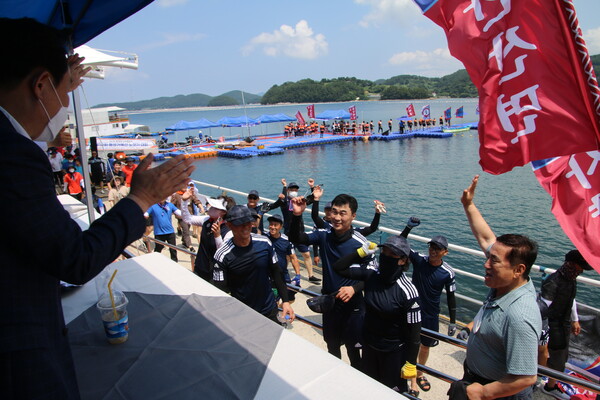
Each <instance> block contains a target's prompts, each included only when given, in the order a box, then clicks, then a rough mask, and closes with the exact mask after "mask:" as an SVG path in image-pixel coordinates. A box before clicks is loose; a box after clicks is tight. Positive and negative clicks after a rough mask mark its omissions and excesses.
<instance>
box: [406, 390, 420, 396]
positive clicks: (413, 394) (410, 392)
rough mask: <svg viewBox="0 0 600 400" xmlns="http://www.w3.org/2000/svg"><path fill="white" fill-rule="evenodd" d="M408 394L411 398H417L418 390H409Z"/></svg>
mask: <svg viewBox="0 0 600 400" xmlns="http://www.w3.org/2000/svg"><path fill="white" fill-rule="evenodd" d="M408 394H409V395H410V396H413V397H419V391H418V390H413V389H410V390H409V391H408Z"/></svg>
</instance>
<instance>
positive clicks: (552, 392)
mask: <svg viewBox="0 0 600 400" xmlns="http://www.w3.org/2000/svg"><path fill="white" fill-rule="evenodd" d="M542 392H544V393H546V394H547V395H548V396H552V397H554V398H555V399H561V400H569V399H570V398H571V396H569V395H568V394H566V393H565V392H563V391H562V390H561V388H559V387H558V385H554V387H553V388H549V387H548V384H545V385H544V386H542Z"/></svg>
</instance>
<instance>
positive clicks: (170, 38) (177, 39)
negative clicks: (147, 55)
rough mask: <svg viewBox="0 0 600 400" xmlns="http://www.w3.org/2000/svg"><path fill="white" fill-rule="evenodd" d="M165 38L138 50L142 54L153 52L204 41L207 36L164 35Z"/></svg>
mask: <svg viewBox="0 0 600 400" xmlns="http://www.w3.org/2000/svg"><path fill="white" fill-rule="evenodd" d="M163 37H164V39H163V40H160V41H158V42H152V43H147V44H144V45H142V46H140V47H139V48H138V49H137V51H139V52H141V51H146V50H153V49H157V48H159V47H165V46H170V45H172V44H176V43H183V42H195V41H198V40H202V39H204V38H205V37H206V35H205V34H203V33H194V34H191V33H164V34H163Z"/></svg>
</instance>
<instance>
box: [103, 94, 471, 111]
mask: <svg viewBox="0 0 600 400" xmlns="http://www.w3.org/2000/svg"><path fill="white" fill-rule="evenodd" d="M433 100H436V101H439V100H446V102H447V103H449V104H450V103H455V102H461V103H465V104H467V103H475V102H478V101H479V99H478V98H475V97H465V98H453V97H448V98H445V97H435V98H428V99H408V100H359V101H340V102H326V103H316V102H313V103H277V104H259V103H251V104H246V105H245V106H244V105H237V106H197V107H178V108H157V109H143V110H125V111H122V112H121V114H127V115H131V114H152V113H166V112H189V111H191V112H194V111H221V110H240V109H241V110H243V109H248V108H251V109H259V108H268V107H288V106H289V107H292V106H307V105H312V104H315V105H323V104H355V103H384V104H389V103H407V104H409V103H412V102H423V101H433ZM115 104H118V103H115Z"/></svg>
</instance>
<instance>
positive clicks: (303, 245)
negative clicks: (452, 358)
mask: <svg viewBox="0 0 600 400" xmlns="http://www.w3.org/2000/svg"><path fill="white" fill-rule="evenodd" d="M477 182H478V177H475V178H474V179H473V182H472V183H471V185H470V186H469V188H468V189H466V190H465V191H464V193H463V196H462V203H463V206H464V209H465V213H466V215H467V218H468V220H469V223H470V226H471V229H472V231H473V234H474V236H475V238H476V239H477V241H478V243H479V244H480V247H481V248H482V250H483V251H484V252H485V253H486V255H487V257H488V258H487V261H486V262H485V265H484V267H485V284H486V286H488V287H489V288H490V292H489V295H488V298H487V299H486V302H485V303H484V306H483V307H482V308H481V310H480V311H479V313H478V314H477V316H476V317H475V320H474V321H473V322H471V323H469V324H467V325H466V326H463V327H462V328H461V329H459V327H457V323H456V298H455V292H456V278H455V273H454V271H453V269H452V267H451V266H450V265H448V263H447V262H446V261H445V260H444V258H445V257H446V256H447V255H448V252H449V244H448V240H447V238H446V237H445V236H443V235H436V236H434V237H433V238H432V239H431V240H430V241H429V243H428V249H427V252H425V253H424V254H422V253H420V252H419V251H417V250H416V249H415V248H413V246H412V245H411V244H410V243H409V242H408V240H407V237H408V235H409V233H410V232H411V230H412V229H414V228H415V227H417V226H419V225H420V220H419V219H418V218H416V217H411V218H409V219H408V222H407V224H406V226H405V228H404V229H403V231H402V233H401V234H400V235H399V236H390V237H388V239H387V241H385V243H383V244H382V245H380V246H379V247H380V248H381V249H380V252H379V255H378V256H377V252H378V250H377V249H378V246H377V245H375V244H374V243H372V242H370V241H369V240H368V239H367V237H368V236H369V235H370V234H371V233H373V232H375V231H377V229H378V225H379V222H380V219H381V215H382V214H384V213H385V212H386V209H385V205H384V204H383V203H381V202H379V201H377V200H375V201H374V205H375V207H374V208H375V214H374V218H373V221H372V222H371V225H370V226H367V227H361V228H358V227H354V226H353V224H352V222H353V220H354V218H355V217H356V212H357V209H358V203H357V200H356V199H355V198H354V197H353V196H350V195H347V194H339V195H337V196H335V197H334V198H333V200H332V201H330V202H327V203H325V205H324V208H323V211H324V213H325V216H324V217H322V218H321V216H320V214H319V208H320V202H321V198H322V196H323V195H324V185H315V181H314V179H308V180H307V183H308V188H307V189H306V191H305V192H304V195H301V193H302V191H301V190H300V185H299V184H298V183H296V182H290V183H289V184H288V183H287V181H286V179H282V180H281V184H282V191H281V192H280V193H279V194H278V199H277V201H275V202H273V203H269V202H262V203H261V202H260V196H259V193H258V191H256V190H251V191H250V192H249V194H248V196H247V202H246V203H245V204H242V205H236V203H235V200H234V199H233V198H230V197H226V196H220V197H219V198H209V197H205V196H203V195H201V194H200V193H199V192H198V190H197V188H196V187H195V185H194V184H193V183H191V184H190V185H189V186H188V188H187V189H186V190H185V191H180V192H179V193H175V194H174V195H173V196H172V198H176V199H178V200H176V201H177V203H178V207H175V206H174V205H173V204H172V203H171V202H169V201H167V200H164V201H162V202H159V203H157V204H155V205H153V206H152V207H151V209H150V210H149V211H148V212H147V216H153V218H154V226H155V228H154V229H155V236H156V238H158V239H161V240H164V241H166V242H169V243H172V244H175V242H174V240H175V229H174V227H173V225H172V224H171V215H172V214H173V215H175V216H176V217H177V218H178V223H181V224H184V226H185V225H187V224H189V226H188V227H187V228H186V229H184V230H187V231H189V229H190V227H192V226H199V227H201V233H200V236H199V248H198V253H197V255H196V257H195V264H194V267H193V270H194V272H195V273H196V274H197V275H198V276H200V277H201V278H202V279H205V280H206V281H208V282H210V283H212V284H214V285H215V286H217V287H219V288H221V289H223V290H225V291H228V292H229V293H231V295H232V296H233V297H235V298H237V299H238V300H240V301H242V302H243V303H245V304H246V305H248V306H250V307H251V308H253V309H254V310H255V311H257V312H259V313H261V314H263V315H264V316H266V317H267V318H269V319H271V320H273V321H274V322H277V323H281V319H280V317H281V315H283V316H287V318H289V319H291V320H293V319H294V311H293V309H292V304H293V302H294V299H295V291H294V290H290V287H287V286H286V283H287V284H289V285H292V286H291V288H292V289H293V286H296V287H300V285H301V279H302V277H301V271H300V270H301V266H300V263H299V261H298V257H299V256H297V255H296V254H297V253H299V254H300V255H302V258H303V259H304V265H305V266H306V268H307V278H306V279H307V280H308V281H309V283H310V284H316V285H320V284H321V281H320V279H319V278H317V277H316V276H315V275H314V273H313V267H314V266H315V265H319V264H320V265H321V268H322V276H323V281H322V290H321V292H322V295H323V296H322V297H323V298H329V300H325V299H324V300H322V301H323V304H326V303H327V304H328V305H327V306H323V307H322V308H321V309H320V311H321V312H322V313H323V339H324V341H325V343H326V346H327V350H328V352H329V353H330V354H332V355H334V356H336V357H338V358H341V348H342V346H344V347H345V349H346V352H347V355H348V359H349V361H350V364H351V365H352V366H353V367H355V368H357V369H359V370H361V371H363V372H364V373H366V374H368V375H369V376H371V377H373V378H374V379H376V380H378V381H380V382H382V383H383V384H385V385H387V386H388V387H390V388H393V389H394V390H397V391H399V392H407V393H409V394H411V395H412V396H415V397H417V396H419V395H420V391H429V390H430V389H431V383H430V382H429V380H428V379H427V377H426V376H425V375H424V374H423V372H422V371H417V368H416V365H417V363H419V364H422V365H426V363H427V361H428V358H429V352H430V349H431V347H435V346H437V345H438V341H437V340H435V339H433V338H431V337H429V336H427V335H426V334H421V328H427V329H429V330H432V331H436V332H439V329H440V322H439V321H440V312H441V307H440V303H441V301H440V300H441V296H442V294H443V292H444V291H445V292H446V300H447V301H446V303H447V306H448V316H449V324H448V328H447V332H445V333H447V335H449V336H454V335H456V333H457V332H458V338H460V339H463V340H467V358H466V361H465V364H464V369H465V371H464V376H463V378H462V380H460V381H459V382H457V383H455V384H453V385H452V387H451V390H450V392H449V395H450V398H451V399H463V398H464V399H479V398H502V399H525V398H531V394H532V387H533V385H534V384H536V383H537V381H536V378H537V365H538V362H539V363H540V364H542V365H546V361H547V360H548V365H550V366H552V367H553V368H556V369H558V370H562V369H564V364H565V362H566V355H567V354H568V337H569V333H570V332H572V333H573V334H579V328H578V322H577V316H576V306H575V305H574V304H575V302H574V298H575V286H576V281H575V278H576V277H577V275H579V274H580V273H581V272H582V271H583V270H589V269H591V267H590V266H589V264H587V263H586V262H585V260H584V259H583V257H581V254H579V252H578V251H577V250H573V251H571V252H569V253H568V254H567V256H566V259H565V264H564V265H563V266H562V267H561V268H560V269H559V271H558V272H557V273H556V274H553V275H552V276H550V277H549V278H548V279H547V280H546V281H545V282H544V285H543V286H542V290H541V293H540V294H536V290H535V288H534V286H533V283H532V281H531V280H530V278H529V271H530V269H531V266H532V265H533V263H534V261H535V258H536V256H537V244H536V243H535V242H534V241H532V240H531V239H529V238H527V237H525V236H522V235H515V234H505V235H502V236H499V237H496V236H495V234H494V233H493V231H492V230H491V228H490V227H489V226H488V225H487V223H486V222H485V220H484V219H483V217H482V216H481V213H480V212H479V210H478V209H477V207H475V204H474V201H473V199H474V194H475V188H476V185H477ZM307 206H311V207H312V210H311V220H312V221H311V222H312V224H313V225H314V227H313V230H312V231H311V232H308V233H307V232H306V229H305V223H304V220H303V214H304V212H305V210H306V208H307ZM274 211H275V212H274ZM267 213H269V214H271V215H270V216H267ZM161 215H162V216H161ZM263 218H266V219H267V222H268V226H267V227H265V224H264V222H263ZM163 220H164V221H166V223H167V225H168V229H167V230H165V229H164V227H163V226H162V225H163V222H161V221H163ZM159 227H160V228H159ZM311 247H312V253H313V254H312V256H311ZM161 249H162V246H159V245H157V246H156V247H155V251H160V250H161ZM192 250H193V249H192ZM171 254H172V259H174V260H175V261H176V260H177V258H176V255H174V254H173V252H172V253H171ZM290 265H291V267H292V268H293V274H290V271H288V266H290ZM407 273H409V275H407ZM567 288H568V290H567ZM317 301H321V300H320V298H317ZM542 305H545V307H542ZM278 306H279V307H281V308H282V310H283V311H282V313H283V314H280V315H278ZM544 310H546V311H544ZM548 310H552V312H548ZM542 318H544V319H545V320H547V321H550V323H549V324H548V323H546V324H545V326H546V328H545V329H542ZM572 321H573V322H572ZM571 322H572V323H573V326H571ZM548 325H549V326H550V327H549V328H548ZM549 338H550V339H549ZM538 355H539V359H538ZM548 356H549V359H548ZM542 390H543V391H544V392H546V393H548V394H550V395H552V396H553V397H555V398H568V397H565V396H566V395H565V394H564V393H563V391H562V389H561V387H560V386H559V385H557V384H556V382H555V381H553V380H550V381H549V382H548V383H547V384H545V385H543V387H542Z"/></svg>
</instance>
